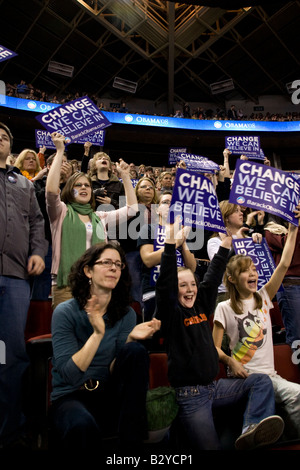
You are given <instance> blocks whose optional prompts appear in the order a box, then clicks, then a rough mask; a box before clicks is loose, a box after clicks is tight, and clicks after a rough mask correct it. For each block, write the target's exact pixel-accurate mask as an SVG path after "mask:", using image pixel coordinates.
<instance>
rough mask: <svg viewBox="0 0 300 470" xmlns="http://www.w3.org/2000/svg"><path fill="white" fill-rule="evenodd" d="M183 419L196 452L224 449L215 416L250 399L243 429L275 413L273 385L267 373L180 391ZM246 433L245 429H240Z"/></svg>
mask: <svg viewBox="0 0 300 470" xmlns="http://www.w3.org/2000/svg"><path fill="white" fill-rule="evenodd" d="M176 397H177V402H178V405H179V420H180V422H181V424H182V426H183V430H184V431H185V433H186V437H187V438H188V442H189V444H190V445H191V447H192V448H193V450H194V451H200V450H221V443H220V439H219V436H218V434H217V431H216V428H215V424H214V417H213V416H214V413H215V412H216V411H217V410H218V409H219V410H220V409H221V408H224V407H228V406H230V405H235V404H238V403H240V402H241V401H242V400H243V399H246V407H245V410H244V414H243V427H245V426H248V425H250V424H253V423H259V422H260V421H261V420H262V419H264V418H266V417H267V416H270V415H273V414H274V413H275V399H274V390H273V385H272V382H271V380H270V378H269V376H267V375H265V374H251V375H250V376H248V377H247V378H246V379H219V380H218V381H214V382H212V383H211V384H209V385H206V386H203V385H196V386H186V387H181V388H176ZM240 431H242V429H241V430H240Z"/></svg>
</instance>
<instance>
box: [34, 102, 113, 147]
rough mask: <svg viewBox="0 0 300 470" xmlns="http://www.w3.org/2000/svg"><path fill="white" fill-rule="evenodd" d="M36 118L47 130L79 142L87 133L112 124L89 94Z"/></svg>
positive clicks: (69, 140) (67, 140) (68, 139)
mask: <svg viewBox="0 0 300 470" xmlns="http://www.w3.org/2000/svg"><path fill="white" fill-rule="evenodd" d="M36 119H37V120H38V121H39V122H40V123H41V124H42V125H43V126H44V127H45V128H46V129H47V131H49V132H51V133H52V132H59V133H60V134H62V135H64V136H65V138H66V142H67V143H71V142H78V141H80V139H82V138H83V137H85V136H86V135H89V134H92V133H93V132H95V131H98V130H100V129H104V128H105V127H108V126H110V125H111V123H110V121H109V120H108V119H107V118H106V117H105V116H104V114H102V113H101V111H100V110H99V109H98V108H97V106H96V105H95V103H94V102H93V101H92V100H90V98H88V97H87V96H84V97H82V98H78V99H76V100H73V101H70V102H69V103H66V104H63V105H61V106H59V107H58V108H55V109H52V110H51V111H49V112H47V113H44V114H40V115H39V116H37V117H36Z"/></svg>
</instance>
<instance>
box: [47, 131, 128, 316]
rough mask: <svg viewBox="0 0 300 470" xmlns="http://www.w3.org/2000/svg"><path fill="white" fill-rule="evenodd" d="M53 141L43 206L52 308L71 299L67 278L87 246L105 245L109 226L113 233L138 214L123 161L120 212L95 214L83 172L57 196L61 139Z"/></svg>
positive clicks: (55, 136) (120, 166)
mask: <svg viewBox="0 0 300 470" xmlns="http://www.w3.org/2000/svg"><path fill="white" fill-rule="evenodd" d="M52 140H53V142H54V144H55V146H56V150H57V152H56V155H55V158H54V160H53V163H52V165H51V167H50V170H49V173H48V177H47V183H46V204H47V212H48V215H49V220H50V227H51V234H52V267H51V275H52V304H53V307H54V308H55V307H56V306H57V305H58V304H59V303H60V302H63V301H65V300H67V299H69V298H70V297H71V291H70V288H69V286H68V275H69V272H70V269H71V266H72V264H73V263H74V262H75V261H76V260H77V259H78V258H79V257H80V256H81V255H82V253H84V251H85V250H86V249H87V248H89V247H90V246H92V245H94V244H95V243H99V242H103V241H107V226H108V225H109V226H110V228H111V230H113V227H115V226H116V225H117V224H119V223H120V222H123V221H126V220H128V218H129V217H131V216H134V215H135V214H136V212H137V200H136V196H135V192H134V189H133V187H132V184H131V180H130V176H129V166H128V165H127V163H125V162H124V161H123V160H120V163H118V164H117V166H118V171H119V173H120V175H121V177H122V179H123V184H124V187H125V195H126V202H127V205H126V206H124V207H122V208H121V209H117V210H115V211H108V212H105V211H95V196H94V193H93V190H92V181H91V179H90V178H89V177H88V176H87V175H86V174H84V173H82V172H77V173H74V174H73V175H72V176H71V177H70V178H69V179H68V180H67V182H66V185H65V187H64V189H63V191H62V193H61V195H60V189H59V181H60V169H61V165H62V159H63V153H64V147H65V145H64V136H63V135H61V134H59V133H57V132H54V133H53V134H52ZM114 224H115V225H114ZM115 228H116V227H115ZM115 232H116V230H115Z"/></svg>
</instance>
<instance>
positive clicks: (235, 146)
mask: <svg viewBox="0 0 300 470" xmlns="http://www.w3.org/2000/svg"><path fill="white" fill-rule="evenodd" d="M225 148H227V149H228V150H230V151H231V153H232V154H233V155H246V157H248V158H249V159H251V158H255V159H259V160H263V159H264V153H263V152H262V150H261V148H260V137H259V136H252V135H235V136H233V135H232V136H228V137H225Z"/></svg>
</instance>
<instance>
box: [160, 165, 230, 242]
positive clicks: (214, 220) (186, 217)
mask: <svg viewBox="0 0 300 470" xmlns="http://www.w3.org/2000/svg"><path fill="white" fill-rule="evenodd" d="M177 216H180V217H181V218H182V224H183V225H184V226H189V227H194V228H202V229H205V230H211V231H213V232H223V233H226V229H225V225H224V222H223V218H222V214H221V210H220V207H219V202H218V198H217V195H216V191H215V188H214V185H213V183H212V182H211V181H210V180H209V179H208V178H206V177H205V176H204V175H203V174H202V173H193V172H190V171H188V170H182V169H180V168H179V169H178V170H177V172H176V180H175V185H174V188H173V193H172V201H171V207H170V211H169V220H170V221H171V222H172V221H173V220H174V218H175V217H177Z"/></svg>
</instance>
